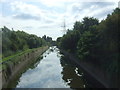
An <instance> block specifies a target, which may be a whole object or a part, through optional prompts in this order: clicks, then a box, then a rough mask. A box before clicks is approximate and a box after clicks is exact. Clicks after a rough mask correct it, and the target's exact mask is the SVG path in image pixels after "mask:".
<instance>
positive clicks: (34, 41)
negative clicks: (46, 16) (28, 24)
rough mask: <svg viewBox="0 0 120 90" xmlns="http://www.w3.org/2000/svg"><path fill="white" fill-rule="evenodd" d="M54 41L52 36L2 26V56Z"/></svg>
mask: <svg viewBox="0 0 120 90" xmlns="http://www.w3.org/2000/svg"><path fill="white" fill-rule="evenodd" d="M50 42H52V38H51V37H47V39H45V38H44V37H42V38H41V37H38V36H36V35H34V34H28V33H26V32H24V31H19V30H18V31H14V30H13V29H12V30H10V29H8V28H7V27H6V26H4V27H3V28H2V58H4V57H7V56H10V55H12V54H15V53H17V52H21V51H23V50H27V49H32V48H37V47H42V46H45V45H48V44H49V43H50Z"/></svg>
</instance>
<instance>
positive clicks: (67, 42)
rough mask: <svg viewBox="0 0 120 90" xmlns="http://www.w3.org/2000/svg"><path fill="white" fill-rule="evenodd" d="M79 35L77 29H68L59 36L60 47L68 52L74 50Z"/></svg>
mask: <svg viewBox="0 0 120 90" xmlns="http://www.w3.org/2000/svg"><path fill="white" fill-rule="evenodd" d="M79 36H80V34H79V32H78V31H68V32H67V34H66V35H64V36H63V37H62V38H61V43H60V46H61V48H63V49H65V50H68V51H70V52H75V51H76V47H77V42H78V40H79Z"/></svg>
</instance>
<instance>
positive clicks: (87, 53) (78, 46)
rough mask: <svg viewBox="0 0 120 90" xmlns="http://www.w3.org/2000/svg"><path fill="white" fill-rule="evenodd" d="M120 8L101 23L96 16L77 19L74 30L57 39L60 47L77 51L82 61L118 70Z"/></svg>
mask: <svg viewBox="0 0 120 90" xmlns="http://www.w3.org/2000/svg"><path fill="white" fill-rule="evenodd" d="M119 17H120V9H119V8H116V9H115V10H114V11H113V13H112V14H109V15H108V16H107V18H106V19H105V20H102V21H101V22H100V23H99V21H98V20H97V19H96V18H93V17H85V18H83V21H82V22H79V21H76V22H75V23H74V26H73V30H69V31H68V32H67V34H65V35H64V36H63V37H61V38H58V39H57V43H58V45H59V47H60V48H62V49H64V50H67V51H70V52H72V53H74V52H76V53H77V55H78V57H79V58H80V60H81V61H85V62H88V61H89V62H91V63H93V64H96V65H99V67H101V68H103V70H106V71H109V72H115V73H117V72H118V68H120V67H119V66H118V64H117V63H118V57H119V55H120V53H119V46H120V40H119V36H120V35H119V34H120V30H118V26H119V25H120V18H119Z"/></svg>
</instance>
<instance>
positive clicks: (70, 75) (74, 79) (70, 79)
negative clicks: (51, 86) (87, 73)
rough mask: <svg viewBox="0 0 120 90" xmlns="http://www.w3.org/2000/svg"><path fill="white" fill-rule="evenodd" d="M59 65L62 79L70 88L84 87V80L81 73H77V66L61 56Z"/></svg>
mask: <svg viewBox="0 0 120 90" xmlns="http://www.w3.org/2000/svg"><path fill="white" fill-rule="evenodd" d="M60 61H61V66H62V67H63V69H62V72H61V74H62V75H63V76H62V79H63V80H64V81H65V82H66V83H67V84H68V85H69V86H70V88H85V84H84V83H85V82H84V80H83V78H82V73H81V74H78V68H76V67H75V66H73V65H71V64H70V63H69V62H68V60H67V59H66V58H65V57H64V56H62V57H61V60H60Z"/></svg>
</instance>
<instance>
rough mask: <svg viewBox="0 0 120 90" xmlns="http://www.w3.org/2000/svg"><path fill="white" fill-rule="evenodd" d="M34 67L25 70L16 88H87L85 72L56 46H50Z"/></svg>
mask: <svg viewBox="0 0 120 90" xmlns="http://www.w3.org/2000/svg"><path fill="white" fill-rule="evenodd" d="M33 66H34V67H33V68H29V69H28V70H26V72H24V73H23V74H22V75H21V77H20V78H19V80H18V81H17V85H16V88H85V87H86V82H85V79H84V78H83V73H82V72H81V71H80V70H78V68H77V67H75V66H74V65H72V64H70V63H69V60H67V58H66V57H65V56H64V55H62V54H60V51H59V49H58V48H56V47H50V48H49V49H48V50H47V51H46V52H45V53H44V54H43V58H42V59H41V60H39V61H38V62H36V63H35V64H34V65H33Z"/></svg>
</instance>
